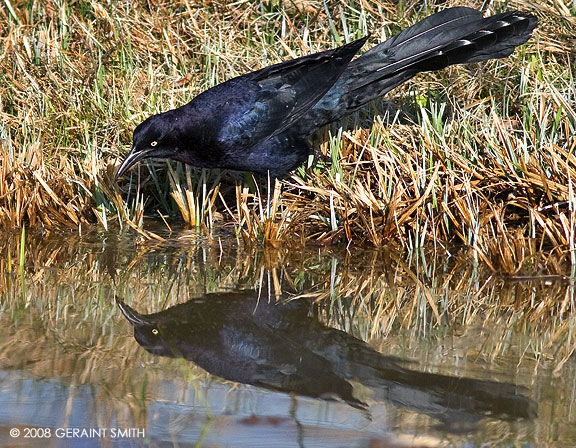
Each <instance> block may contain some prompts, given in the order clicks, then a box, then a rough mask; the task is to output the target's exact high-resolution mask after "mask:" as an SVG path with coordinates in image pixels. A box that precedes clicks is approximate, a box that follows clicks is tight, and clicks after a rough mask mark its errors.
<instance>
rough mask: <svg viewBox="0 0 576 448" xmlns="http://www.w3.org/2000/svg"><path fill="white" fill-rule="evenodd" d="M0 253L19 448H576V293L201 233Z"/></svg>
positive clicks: (93, 239)
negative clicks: (256, 244) (267, 246)
mask: <svg viewBox="0 0 576 448" xmlns="http://www.w3.org/2000/svg"><path fill="white" fill-rule="evenodd" d="M0 249H1V257H0V273H1V277H0V298H1V304H0V306H1V308H0V319H1V323H2V329H3V331H2V332H1V333H0V381H1V382H0V405H1V406H0V444H2V446H42V445H43V446H46V445H48V446H198V447H271V446H277V447H372V448H377V447H403V446H418V447H436V446H461V447H475V446H519V447H520V446H522V447H540V446H542V447H547V446H550V447H555V446H559V447H564V446H565V447H569V446H576V409H574V400H575V398H576V379H575V378H576V375H575V374H576V359H575V357H574V356H573V355H572V353H573V351H574V349H575V348H576V337H575V336H574V330H575V326H574V324H575V323H576V320H575V319H574V316H575V310H574V306H575V304H574V288H573V286H572V284H571V283H572V282H570V281H565V280H564V281H560V280H559V279H532V280H530V281H526V279H523V281H520V282H510V281H504V280H503V279H501V278H498V277H497V276H493V275H491V274H490V273H489V272H483V271H482V269H480V268H476V267H475V265H474V263H473V260H472V261H471V260H470V259H464V258H463V259H462V261H459V257H457V256H453V257H447V256H446V254H440V255H435V254H424V253H421V254H412V255H406V254H404V255H400V254H397V253H394V252H371V251H356V252H348V251H338V250H335V249H327V248H316V249H313V248H311V249H307V250H306V251H300V250H297V251H296V250H275V249H266V250H265V249H250V248H245V247H244V248H243V247H241V246H240V245H238V244H237V241H236V239H235V238H234V237H231V236H222V237H220V238H212V239H208V238H206V237H205V236H203V235H201V234H196V233H192V232H185V231H181V232H175V233H173V234H172V235H170V238H168V239H167V240H166V241H163V242H149V241H148V242H147V241H142V240H141V239H139V238H138V237H137V236H135V235H129V234H119V233H113V232H111V233H92V234H88V235H84V236H79V235H73V234H58V235H48V236H47V235H27V236H26V239H25V243H24V247H23V249H24V250H23V252H22V250H21V249H22V247H21V237H20V235H13V236H11V237H7V238H5V239H4V240H3V241H1V242H0ZM22 253H23V254H24V258H21V254H22ZM21 261H22V262H21Z"/></svg>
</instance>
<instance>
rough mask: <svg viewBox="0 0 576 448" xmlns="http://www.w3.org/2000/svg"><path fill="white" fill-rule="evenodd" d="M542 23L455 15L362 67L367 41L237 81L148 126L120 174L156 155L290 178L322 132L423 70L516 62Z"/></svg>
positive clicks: (367, 58) (469, 12)
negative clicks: (514, 55)
mask: <svg viewBox="0 0 576 448" xmlns="http://www.w3.org/2000/svg"><path fill="white" fill-rule="evenodd" d="M537 23H538V20H537V18H536V17H535V16H534V15H532V14H529V13H525V12H520V11H512V12H505V13H502V14H497V15H494V16H491V17H486V18H485V17H483V16H482V13H480V12H479V11H476V10H474V9H471V8H465V7H456V8H449V9H446V10H444V11H441V12H439V13H436V14H434V15H432V16H430V17H427V18H426V19H424V20H422V21H421V22H418V23H416V24H415V25H413V26H411V27H409V28H407V29H405V30H404V31H402V32H401V33H400V34H398V35H396V36H394V37H392V38H391V39H389V40H387V41H385V42H383V43H381V44H379V45H377V46H375V47H374V48H372V49H370V50H368V51H367V52H365V53H364V54H362V55H361V56H360V57H358V58H356V59H355V60H354V61H352V58H353V57H354V55H356V53H357V52H358V51H359V50H360V48H361V47H362V45H363V44H364V43H365V42H366V39H367V37H364V38H362V39H359V40H356V41H354V42H351V43H349V44H347V45H344V46H341V47H338V48H335V49H332V50H328V51H323V52H320V53H315V54H311V55H309V56H303V57H301V58H298V59H293V60H290V61H286V62H282V63H279V64H275V65H272V66H270V67H266V68H263V69H261V70H257V71H255V72H252V73H248V74H245V75H242V76H239V77H236V78H233V79H230V80H228V81H226V82H224V83H222V84H219V85H217V86H215V87H213V88H211V89H209V90H207V91H205V92H204V93H202V94H200V95H199V96H197V97H196V98H194V99H193V100H192V101H191V102H189V103H188V104H185V105H184V106H182V107H179V108H177V109H173V110H169V111H167V112H164V113H161V114H158V115H153V116H151V117H149V118H148V119H146V120H145V121H144V122H143V123H141V124H140V125H138V126H137V127H136V129H135V130H134V136H133V144H132V149H131V151H130V153H129V154H128V156H127V157H126V158H125V159H124V161H123V162H122V164H121V165H120V167H119V168H118V171H117V173H116V177H119V176H121V175H122V174H124V173H125V172H126V171H127V170H128V169H129V168H130V167H132V166H133V165H134V164H135V163H137V162H138V161H140V160H142V159H145V158H149V157H157V158H169V159H173V160H177V161H180V162H184V163H187V164H189V165H193V166H196V167H202V168H226V169H232V170H238V171H251V172H254V173H259V174H264V175H266V174H268V175H270V176H272V177H279V176H282V175H283V174H285V173H288V172H289V171H291V170H293V169H295V168H297V167H298V166H299V165H301V164H302V163H303V162H304V161H305V160H306V159H307V157H308V155H309V154H311V153H312V147H311V146H312V144H311V137H312V136H313V135H314V133H315V132H316V131H317V130H318V129H319V128H321V127H322V126H324V125H326V124H328V123H332V122H334V121H336V120H338V119H339V118H341V117H343V116H345V115H348V114H350V113H352V112H354V111H355V110H357V109H359V108H361V107H362V106H364V105H365V104H366V103H368V102H369V101H371V100H373V99H375V98H378V97H380V96H382V95H385V94H386V93H388V92H389V91H390V90H392V89H393V88H395V87H397V86H399V85H400V84H402V83H403V82H405V81H407V80H409V79H410V78H412V77H413V76H415V75H416V74H417V73H419V72H426V71H433V70H439V69H442V68H444V67H447V66H449V65H453V64H463V63H468V62H479V61H485V60H488V59H494V58H503V57H506V56H509V55H510V54H512V52H513V51H514V48H515V47H517V46H518V45H522V44H523V43H525V42H526V41H527V40H528V39H529V38H530V35H531V33H532V31H533V30H534V28H535V27H536V25H537Z"/></svg>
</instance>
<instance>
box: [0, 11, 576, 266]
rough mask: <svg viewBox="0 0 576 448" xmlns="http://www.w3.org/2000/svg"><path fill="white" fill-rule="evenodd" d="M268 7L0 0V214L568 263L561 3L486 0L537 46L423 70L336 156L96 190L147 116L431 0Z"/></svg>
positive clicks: (400, 22) (329, 149)
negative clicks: (253, 176) (257, 173)
mask: <svg viewBox="0 0 576 448" xmlns="http://www.w3.org/2000/svg"><path fill="white" fill-rule="evenodd" d="M283 3H284V2H276V1H262V2H245V1H240V2H233V3H230V2H224V1H212V2H191V1H184V0H182V1H178V2H162V1H159V2H155V3H153V4H152V3H149V2H136V3H135V2H131V3H125V2H124V3H123V2H120V3H117V2H116V3H113V4H111V5H110V6H106V7H104V6H102V5H100V4H99V3H97V2H85V1H73V2H56V1H47V2H42V3H37V2H27V1H10V2H4V3H3V4H2V6H0V38H1V40H2V45H1V47H0V48H1V50H0V51H1V53H2V54H1V57H0V79H1V83H0V117H1V121H0V145H1V146H2V153H1V154H0V160H1V164H0V226H1V227H2V228H4V229H7V228H13V227H21V226H23V225H25V224H26V225H29V226H43V227H54V226H68V227H76V228H78V227H81V226H86V225H89V224H94V225H99V226H103V227H104V228H107V227H108V226H109V225H110V223H112V222H118V223H119V224H120V225H125V224H128V225H130V226H131V227H133V228H136V229H140V231H141V232H142V234H143V235H145V236H147V237H150V236H153V235H150V234H149V233H147V232H146V231H145V230H144V229H145V228H144V224H143V218H144V216H145V215H149V216H156V217H158V216H159V215H160V216H161V217H163V218H164V217H167V218H176V219H177V220H182V219H183V220H184V222H186V223H187V224H189V225H190V226H202V227H205V228H207V229H212V228H214V227H217V226H222V225H225V224H227V223H228V224H232V225H233V226H234V228H235V230H236V232H237V233H238V234H239V235H241V236H242V238H243V239H244V241H245V242H247V243H254V242H260V243H264V244H271V245H273V246H276V247H279V246H283V245H292V246H293V245H301V244H323V245H325V244H336V243H342V244H346V245H348V246H351V245H371V246H376V247H380V246H383V245H392V246H396V247H401V248H404V249H409V250H411V251H415V250H417V249H418V248H421V247H434V248H435V249H436V250H454V249H453V248H454V247H455V246H463V247H465V248H467V249H469V250H470V254H471V256H472V257H473V258H476V259H478V260H479V261H481V262H482V263H484V264H485V265H486V266H487V267H489V268H490V269H491V270H493V271H497V272H504V273H507V274H511V275H515V274H519V273H534V272H540V271H546V272H552V273H557V272H565V271H566V268H565V266H566V265H567V264H568V263H572V264H576V251H575V249H576V242H575V238H576V235H575V232H576V216H575V214H576V212H575V210H576V199H575V196H574V184H573V180H574V179H575V178H576V176H575V175H576V172H575V166H576V159H575V158H574V150H575V149H576V139H575V138H574V135H576V106H575V104H576V86H575V80H574V67H575V63H576V61H575V58H574V54H575V41H574V35H575V34H574V30H575V29H576V11H574V10H571V9H569V7H568V6H566V5H565V4H563V3H561V2H560V1H559V0H547V1H545V2H539V3H538V5H535V4H531V3H530V4H527V3H525V2H523V1H514V2H507V3H506V5H504V4H501V3H498V2H490V3H488V6H487V8H488V11H487V13H490V14H491V13H495V12H498V11H500V10H501V9H502V8H504V7H506V8H508V9H512V8H518V9H523V10H529V11H532V12H534V13H536V14H537V15H538V16H539V17H540V20H541V25H540V27H539V28H538V30H537V32H536V34H535V36H534V38H533V39H532V40H531V41H530V42H529V43H528V44H527V45H525V46H523V47H522V48H521V49H519V50H518V51H517V52H516V53H515V55H514V56H512V57H510V58H507V59H505V60H500V61H493V62H490V63H487V64H483V65H473V66H470V67H460V68H451V69H449V70H445V71H443V72H440V73H435V74H427V75H420V76H419V77H418V78H417V79H416V80H415V81H414V82H412V83H411V84H410V85H409V86H406V87H403V88H402V89H400V90H398V91H396V92H395V93H394V95H395V96H394V97H393V98H392V105H391V106H389V107H387V108H382V107H380V105H379V104H376V105H375V106H374V107H373V108H372V109H370V108H368V109H369V110H367V111H366V112H365V113H362V114H359V115H357V116H354V117H352V118H351V119H349V120H346V122H345V123H344V125H345V127H344V131H341V130H339V129H338V126H334V127H333V128H332V133H331V134H330V135H328V138H327V140H326V142H325V143H323V144H322V150H323V151H324V153H325V154H326V155H327V157H328V159H330V160H331V161H332V163H324V162H322V161H321V162H320V163H319V164H317V165H316V166H315V167H314V168H309V169H304V168H303V169H300V170H298V171H297V172H296V173H295V174H294V175H293V176H292V177H290V178H287V179H284V180H283V181H282V182H281V184H276V185H267V184H266V182H264V183H263V184H261V183H259V182H256V183H254V182H245V181H241V180H239V179H237V178H232V177H231V176H230V174H229V173H206V172H196V171H195V170H192V171H191V170H189V169H182V167H179V166H175V167H174V168H170V169H166V167H167V166H169V165H167V164H166V163H164V162H154V163H149V164H147V165H146V166H147V167H148V169H146V168H145V167H142V168H140V169H139V170H138V171H134V175H133V176H132V178H131V179H129V180H128V181H127V182H124V183H122V184H121V185H120V186H119V187H116V186H112V182H111V175H112V173H113V169H114V167H115V166H116V164H117V163H118V161H119V159H120V158H121V157H122V155H123V154H125V153H126V151H127V145H128V144H129V142H130V134H131V130H132V129H133V128H134V126H135V125H136V124H137V123H138V122H140V121H141V120H142V119H144V118H145V117H147V116H149V115H150V114H153V113H157V112H159V111H162V110H166V109H168V108H172V107H176V106H178V105H181V104H183V103H185V102H186V101H187V100H189V99H191V98H192V97H194V96H195V95H196V94H198V93H199V92H201V91H202V90H205V89H206V88H208V87H210V86H212V85H215V84H217V83H219V82H222V81H224V80H225V79H228V78H230V77H232V76H235V75H239V74H241V73H245V72H247V71H250V70H252V69H254V68H257V67H260V66H264V65H268V64H271V63H274V62H277V61H279V60H282V59H285V58H288V57H295V56H298V55H302V54H306V53H310V52H312V51H317V50H321V49H326V48H328V47H331V46H334V45H335V44H338V43H342V42H344V41H346V40H349V39H351V38H353V37H357V36H359V35H361V34H365V33H366V32H367V31H370V32H372V36H373V37H372V38H371V42H372V43H375V42H377V41H380V40H383V39H384V38H386V37H388V36H390V35H391V34H394V33H396V32H398V31H399V30H400V29H402V28H404V27H405V26H407V25H409V24H411V23H414V22H415V21H417V20H419V19H421V18H423V17H424V16H426V15H428V14H430V13H432V12H434V11H436V10H437V9H439V8H443V7H446V6H447V5H446V4H445V2H428V3H427V7H426V8H424V7H422V3H421V2H416V1H410V2H407V3H402V6H397V5H395V4H392V3H389V2H384V1H378V2H365V1H352V2H346V3H343V2H336V1H331V2H320V1H298V2H293V3H292V2H290V4H288V3H287V4H286V5H284V6H282V5H283ZM436 3H438V4H436ZM324 4H325V5H326V7H325V6H324ZM483 4H485V2H472V3H470V2H468V3H467V5H468V6H476V7H480V6H481V5H483ZM384 112H388V115H385V114H384V115H381V116H377V118H376V119H374V118H373V117H374V115H375V114H376V115H377V114H378V113H384ZM395 112H398V113H397V114H396V113H395ZM169 221H170V219H168V225H170V224H169ZM208 233H209V232H208Z"/></svg>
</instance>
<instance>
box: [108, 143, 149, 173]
mask: <svg viewBox="0 0 576 448" xmlns="http://www.w3.org/2000/svg"><path fill="white" fill-rule="evenodd" d="M151 152H152V151H151V150H148V151H138V152H135V151H134V147H132V149H131V150H130V152H129V153H128V155H127V156H126V158H125V159H124V160H123V161H122V163H121V164H120V166H119V167H118V170H117V171H116V175H115V176H114V180H115V181H117V180H118V178H119V177H120V176H122V175H123V174H124V173H125V172H126V171H128V170H129V169H130V168H132V167H133V166H134V165H135V164H136V163H138V162H139V161H140V160H142V159H145V158H146V157H149V155H150V153H151Z"/></svg>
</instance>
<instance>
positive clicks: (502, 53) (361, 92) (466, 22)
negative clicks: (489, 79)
mask: <svg viewBox="0 0 576 448" xmlns="http://www.w3.org/2000/svg"><path fill="white" fill-rule="evenodd" d="M537 24H538V20H537V18H536V17H535V16H533V15H532V14H529V13H524V12H519V11H513V12H505V13H502V14H497V15H494V16H491V17H487V18H484V17H483V16H482V14H481V13H480V12H479V11H476V10H474V9H471V8H465V7H456V8H449V9H446V10H444V11H441V12H439V13H437V14H434V15H432V16H430V17H427V18H426V19H424V20H422V21H421V22H418V23H417V24H415V25H413V26H411V27H409V28H407V29H405V30H404V31H402V32H401V33H400V34H398V35H396V36H394V37H392V38H390V39H388V40H387V41H385V42H383V43H381V44H379V45H377V46H375V47H374V48H372V49H370V50H369V51H367V52H366V53H364V54H363V55H362V56H360V57H359V58H357V59H356V60H354V61H352V62H351V63H350V64H349V66H348V69H347V70H346V71H345V72H344V74H343V75H342V76H341V77H340V79H339V80H338V82H337V83H336V84H335V85H334V86H333V87H332V88H331V89H330V90H329V91H328V93H327V94H326V95H325V96H324V97H323V98H322V100H320V102H318V103H317V104H316V106H315V107H314V108H313V109H312V110H311V111H310V112H309V113H308V114H307V115H306V116H305V121H306V122H307V123H309V124H310V125H311V128H312V127H319V126H322V125H324V124H328V123H330V122H332V121H335V120H337V119H339V118H341V117H342V116H345V115H347V114H349V113H351V112H353V111H355V110H356V109H358V108H360V107H362V106H363V105H365V104H366V103H368V102H369V101H371V100H373V99H375V98H377V97H379V96H382V95H385V94H386V93H387V92H389V91H390V90H392V89H393V88H395V87H397V86H398V85H400V84H402V83H403V82H405V81H407V80H409V79H410V78H412V77H413V76H415V75H416V74H418V73H420V72H425V71H434V70H440V69H442V68H445V67H447V66H449V65H454V64H464V63H469V62H480V61H486V60H488V59H496V58H503V57H507V56H509V55H510V54H512V52H513V51H514V49H515V48H516V47H517V46H519V45H522V44H523V43H525V42H526V41H527V40H528V39H529V38H530V35H531V33H532V31H533V30H534V28H535V27H536V25H537Z"/></svg>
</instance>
